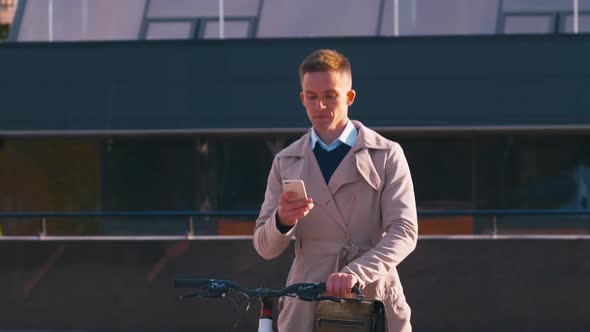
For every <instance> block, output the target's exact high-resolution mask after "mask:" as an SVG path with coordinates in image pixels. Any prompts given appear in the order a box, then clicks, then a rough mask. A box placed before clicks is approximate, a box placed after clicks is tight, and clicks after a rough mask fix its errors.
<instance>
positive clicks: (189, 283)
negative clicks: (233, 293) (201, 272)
mask: <svg viewBox="0 0 590 332" xmlns="http://www.w3.org/2000/svg"><path fill="white" fill-rule="evenodd" d="M213 281H215V280H214V279H190V278H176V279H174V288H188V287H202V286H208V285H209V284H210V283H211V282H213Z"/></svg>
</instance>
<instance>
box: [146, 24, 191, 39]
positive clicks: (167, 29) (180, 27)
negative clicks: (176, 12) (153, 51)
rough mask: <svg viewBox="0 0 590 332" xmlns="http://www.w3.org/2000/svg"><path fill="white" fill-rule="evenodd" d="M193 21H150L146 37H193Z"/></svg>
mask: <svg viewBox="0 0 590 332" xmlns="http://www.w3.org/2000/svg"><path fill="white" fill-rule="evenodd" d="M193 33H194V23H193V22H150V23H149V24H148V27H147V32H146V37H145V38H146V39H150V40H156V39H190V38H193Z"/></svg>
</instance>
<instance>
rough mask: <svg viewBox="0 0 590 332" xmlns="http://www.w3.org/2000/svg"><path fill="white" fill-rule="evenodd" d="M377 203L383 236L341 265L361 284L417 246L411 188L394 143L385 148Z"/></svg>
mask: <svg viewBox="0 0 590 332" xmlns="http://www.w3.org/2000/svg"><path fill="white" fill-rule="evenodd" d="M380 203H381V204H380V205H381V218H382V224H383V229H384V231H385V235H384V237H383V238H382V239H381V241H379V242H378V243H377V245H376V246H375V247H374V248H373V249H371V250H369V251H368V252H366V253H365V254H364V255H362V256H361V257H359V258H357V259H355V260H353V261H352V262H350V263H349V264H348V265H347V266H345V267H344V268H343V269H342V272H346V273H352V274H354V275H355V276H356V277H357V279H359V282H360V283H361V286H364V285H365V284H368V283H373V282H375V281H376V280H377V279H379V278H381V277H383V276H384V275H385V274H387V273H388V272H389V271H390V270H391V269H393V268H395V267H396V266H397V265H398V264H399V263H400V262H401V261H402V260H403V259H404V258H406V257H407V256H408V255H409V254H410V253H411V252H412V251H413V250H414V248H415V247H416V242H417V239H418V217H417V212H416V200H415V198H414V188H413V185H412V178H411V176H410V169H409V167H408V163H407V161H406V158H405V156H404V152H403V150H402V148H401V146H399V144H397V143H394V146H393V147H392V148H391V149H390V150H389V151H388V156H387V159H386V165H385V179H384V184H383V189H382V192H381V202H380Z"/></svg>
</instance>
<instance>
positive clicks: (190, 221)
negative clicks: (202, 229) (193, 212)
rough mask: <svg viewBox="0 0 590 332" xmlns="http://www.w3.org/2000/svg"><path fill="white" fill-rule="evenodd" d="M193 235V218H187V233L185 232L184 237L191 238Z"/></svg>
mask: <svg viewBox="0 0 590 332" xmlns="http://www.w3.org/2000/svg"><path fill="white" fill-rule="evenodd" d="M194 235H195V224H194V222H193V216H190V217H189V218H188V231H187V232H186V237H187V238H189V239H190V238H191V237H193V236H194Z"/></svg>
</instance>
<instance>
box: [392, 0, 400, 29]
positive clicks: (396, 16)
mask: <svg viewBox="0 0 590 332" xmlns="http://www.w3.org/2000/svg"><path fill="white" fill-rule="evenodd" d="M393 35H394V36H396V37H397V36H399V0H393Z"/></svg>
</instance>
